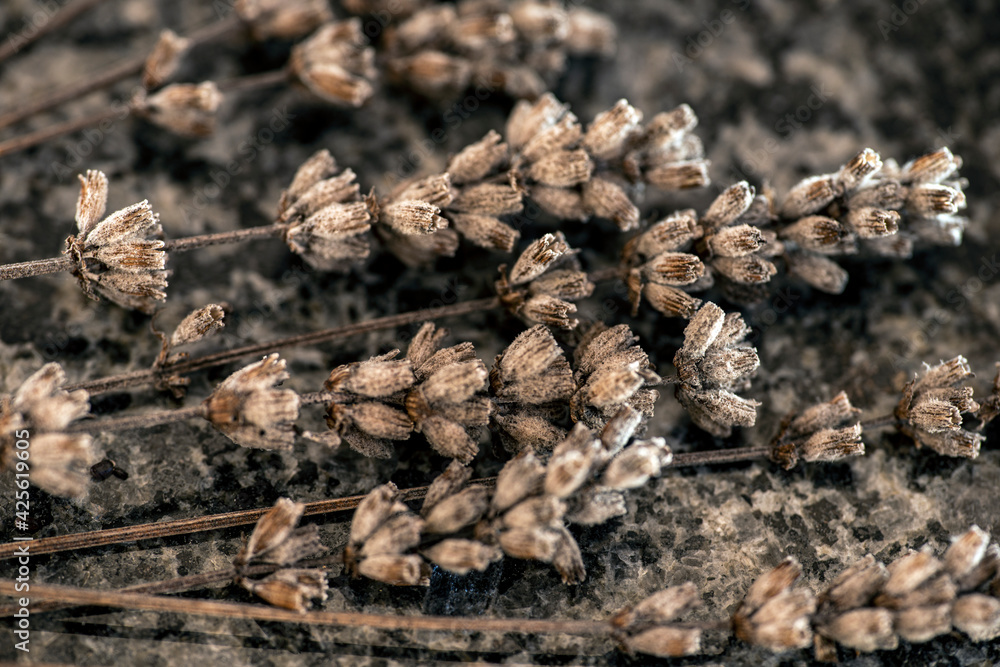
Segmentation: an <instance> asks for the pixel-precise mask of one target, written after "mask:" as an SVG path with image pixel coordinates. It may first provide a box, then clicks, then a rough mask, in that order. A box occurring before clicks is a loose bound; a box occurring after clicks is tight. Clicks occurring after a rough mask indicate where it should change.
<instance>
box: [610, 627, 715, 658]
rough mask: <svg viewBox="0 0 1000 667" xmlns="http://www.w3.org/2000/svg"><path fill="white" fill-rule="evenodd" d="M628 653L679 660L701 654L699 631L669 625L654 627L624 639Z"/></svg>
mask: <svg viewBox="0 0 1000 667" xmlns="http://www.w3.org/2000/svg"><path fill="white" fill-rule="evenodd" d="M625 646H626V647H627V648H628V649H629V650H630V651H635V652H636V653H645V654H646V655H655V656H657V657H659V658H679V657H682V656H685V655H697V654H699V653H701V630H699V629H698V628H684V627H675V626H670V625H661V626H654V627H652V628H649V629H648V630H643V631H641V632H639V633H637V634H635V635H630V636H629V637H627V638H626V639H625Z"/></svg>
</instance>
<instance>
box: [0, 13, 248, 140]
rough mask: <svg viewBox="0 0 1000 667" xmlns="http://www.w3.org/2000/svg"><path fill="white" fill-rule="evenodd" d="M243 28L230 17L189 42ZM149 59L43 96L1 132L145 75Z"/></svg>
mask: <svg viewBox="0 0 1000 667" xmlns="http://www.w3.org/2000/svg"><path fill="white" fill-rule="evenodd" d="M98 1H99V0H98ZM240 25H241V23H240V21H239V19H238V17H236V16H230V17H229V18H226V19H223V20H221V21H215V22H214V23H211V24H209V25H207V26H205V27H203V28H201V29H199V30H196V31H194V32H193V33H191V35H190V37H189V38H188V39H190V40H191V43H192V45H195V44H203V43H205V42H209V41H212V40H214V39H217V38H218V37H221V36H223V35H225V34H226V33H228V32H231V31H232V30H234V29H235V28H238V27H239V26H240ZM146 58H147V56H139V57H136V58H130V59H129V60H126V61H124V62H121V63H119V64H117V65H113V66H112V67H110V68H109V69H107V70H105V71H104V72H101V73H100V74H98V75H97V76H95V77H94V78H93V79H88V80H87V81H83V82H81V83H79V84H77V85H75V86H74V85H69V86H60V87H59V88H58V89H57V90H55V91H52V92H51V93H48V94H46V95H43V96H42V97H39V98H38V99H35V100H33V101H31V102H29V103H28V104H26V105H25V106H23V107H20V108H18V109H14V110H13V111H8V112H7V113H5V114H3V115H0V128H4V127H8V126H10V125H13V124H14V123H19V122H21V121H22V120H24V119H25V118H30V117H31V116H34V115H36V114H39V113H42V112H43V111H48V110H49V109H52V108H54V107H57V106H59V105H61V104H64V103H66V102H71V101H73V100H77V99H80V98H81V97H83V96H84V95H88V94H90V93H92V92H95V91H98V90H102V89H104V88H107V87H108V86H110V85H112V84H115V83H117V82H119V81H121V80H122V79H127V78H128V77H130V76H132V75H134V74H138V73H139V72H141V71H142V68H143V66H144V65H145V64H146Z"/></svg>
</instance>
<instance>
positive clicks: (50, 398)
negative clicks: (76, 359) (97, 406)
mask: <svg viewBox="0 0 1000 667" xmlns="http://www.w3.org/2000/svg"><path fill="white" fill-rule="evenodd" d="M64 384H66V373H65V372H64V371H63V369H62V366H60V365H59V364H57V363H55V362H49V363H47V364H45V365H44V366H42V367H41V368H40V369H38V370H37V371H35V372H34V373H32V374H31V375H30V376H29V377H28V379H27V380H25V381H24V382H22V383H21V386H20V387H18V389H17V391H16V392H14V395H13V396H12V397H11V398H10V399H9V401H8V402H7V403H6V404H5V406H6V409H5V410H4V412H6V413H8V414H7V415H5V418H4V419H2V420H0V425H3V427H4V432H3V433H0V436H3V437H5V438H6V437H12V436H13V433H12V431H13V430H15V429H19V428H28V429H29V430H31V431H33V433H32V435H35V433H38V432H42V433H46V432H55V431H62V430H63V429H65V428H66V427H67V426H69V425H70V424H71V423H72V422H74V421H76V420H78V419H81V418H82V417H84V416H86V415H87V414H88V412H89V411H90V403H89V398H90V397H89V395H88V394H87V392H86V391H85V390H83V389H77V390H76V391H72V392H68V391H66V390H65V389H63V388H62V386H63V385H64ZM8 424H9V426H8ZM32 442H34V441H32ZM34 452H35V450H34V448H33V449H32V454H31V457H32V460H34V457H35V453H34ZM34 472H35V470H34V466H32V473H34ZM32 479H34V478H32Z"/></svg>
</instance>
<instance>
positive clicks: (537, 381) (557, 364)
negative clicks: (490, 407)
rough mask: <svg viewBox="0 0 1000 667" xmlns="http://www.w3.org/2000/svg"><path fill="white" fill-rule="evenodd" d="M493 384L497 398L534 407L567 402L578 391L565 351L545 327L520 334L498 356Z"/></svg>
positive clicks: (495, 362)
mask: <svg viewBox="0 0 1000 667" xmlns="http://www.w3.org/2000/svg"><path fill="white" fill-rule="evenodd" d="M490 382H491V388H492V390H493V393H494V395H495V396H496V397H497V398H498V399H500V400H502V401H512V402H516V403H527V404H531V405H539V404H542V403H552V402H557V401H565V400H568V399H569V397H570V396H572V394H573V391H574V390H575V388H576V386H575V384H574V382H573V373H572V370H571V369H570V366H569V362H568V361H567V360H566V357H565V355H564V354H563V351H562V348H560V347H559V344H558V343H557V342H556V340H555V338H554V337H553V336H552V333H551V332H550V331H549V330H548V328H547V327H545V326H543V325H536V326H533V327H531V328H530V329H528V330H526V331H524V332H522V333H520V334H519V335H518V336H517V338H515V339H514V340H513V342H511V344H510V345H508V346H507V348H506V349H505V350H504V351H503V352H501V353H500V354H499V355H497V358H496V360H495V361H494V363H493V370H492V371H491V373H490Z"/></svg>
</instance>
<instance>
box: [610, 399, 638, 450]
mask: <svg viewBox="0 0 1000 667" xmlns="http://www.w3.org/2000/svg"><path fill="white" fill-rule="evenodd" d="M640 425H642V413H640V412H639V411H638V410H635V409H633V408H632V407H631V406H628V405H626V406H623V407H622V408H621V409H620V410H619V411H618V412H617V413H616V414H615V416H614V417H612V418H611V419H609V420H608V423H607V424H605V425H604V428H602V429H601V444H602V445H603V446H604V451H605V452H606V453H607V455H608V456H615V455H616V454H618V452H620V451H621V450H622V448H623V447H624V446H625V445H627V444H628V442H629V440H631V439H632V436H633V435H635V432H636V430H637V429H638V428H639V426H640Z"/></svg>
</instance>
